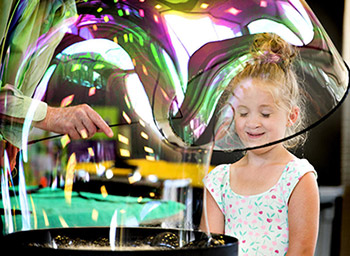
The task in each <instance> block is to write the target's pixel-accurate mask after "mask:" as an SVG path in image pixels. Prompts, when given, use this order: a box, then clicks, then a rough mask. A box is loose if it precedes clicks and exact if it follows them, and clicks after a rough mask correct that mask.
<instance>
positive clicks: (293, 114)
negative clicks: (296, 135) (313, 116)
mask: <svg viewBox="0 0 350 256" xmlns="http://www.w3.org/2000/svg"><path fill="white" fill-rule="evenodd" d="M299 113H300V108H299V107H297V106H294V107H292V109H291V111H290V112H289V115H288V122H287V126H288V127H290V126H292V125H293V124H294V123H295V122H296V121H297V120H298V117H299Z"/></svg>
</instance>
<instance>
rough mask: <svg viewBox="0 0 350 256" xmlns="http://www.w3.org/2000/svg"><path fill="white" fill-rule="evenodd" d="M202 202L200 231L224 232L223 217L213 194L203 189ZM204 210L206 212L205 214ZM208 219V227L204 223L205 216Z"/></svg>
mask: <svg viewBox="0 0 350 256" xmlns="http://www.w3.org/2000/svg"><path fill="white" fill-rule="evenodd" d="M204 193H205V195H204V198H205V199H206V200H204V202H203V212H202V218H201V223H200V226H199V228H200V229H201V230H202V231H209V232H210V233H217V234H224V233H225V217H224V215H223V213H222V212H221V210H220V208H219V206H218V205H217V203H216V202H215V199H214V198H213V196H212V195H211V194H210V193H209V191H208V190H207V189H205V192H204ZM205 212H206V213H207V214H205ZM206 216H207V219H208V227H209V230H208V228H207V225H206V220H205V217H206Z"/></svg>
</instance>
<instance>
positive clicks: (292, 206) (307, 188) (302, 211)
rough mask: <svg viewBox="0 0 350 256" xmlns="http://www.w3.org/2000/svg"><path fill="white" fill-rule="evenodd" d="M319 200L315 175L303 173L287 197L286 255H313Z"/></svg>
mask: <svg viewBox="0 0 350 256" xmlns="http://www.w3.org/2000/svg"><path fill="white" fill-rule="evenodd" d="M319 212H320V200H319V192H318V186H317V182H316V177H315V175H314V174H313V173H311V172H309V173H307V174H305V175H304V176H303V177H302V179H301V180H300V181H299V183H298V184H297V186H296V187H295V189H294V191H293V192H292V195H291V197H290V199H289V207H288V223H289V249H288V252H287V254H286V255H287V256H294V255H298V256H302V255H310V256H311V255H314V252H315V247H316V242H317V234H318V224H319Z"/></svg>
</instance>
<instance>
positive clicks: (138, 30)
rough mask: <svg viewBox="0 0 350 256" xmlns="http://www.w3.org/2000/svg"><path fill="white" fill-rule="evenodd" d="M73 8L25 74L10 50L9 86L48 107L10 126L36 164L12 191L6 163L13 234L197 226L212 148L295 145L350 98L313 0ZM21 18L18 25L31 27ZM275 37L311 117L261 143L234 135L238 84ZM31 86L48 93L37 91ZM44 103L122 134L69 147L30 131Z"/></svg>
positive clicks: (65, 140) (32, 48) (141, 2)
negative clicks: (291, 51) (289, 50)
mask: <svg viewBox="0 0 350 256" xmlns="http://www.w3.org/2000/svg"><path fill="white" fill-rule="evenodd" d="M69 2H71V5H69V6H68V7H69V8H68V7H67V9H66V10H65V12H64V13H63V14H62V13H60V14H61V16H60V17H61V20H60V21H58V22H52V23H51V24H52V27H51V28H46V27H45V24H49V23H50V22H51V21H52V19H54V18H57V13H56V16H50V15H49V16H48V19H47V20H44V21H43V24H40V25H42V27H43V30H42V33H43V34H42V35H38V39H37V40H34V42H33V43H32V44H29V45H28V48H27V49H26V51H25V54H23V56H22V58H21V59H20V61H18V62H17V64H16V63H15V62H14V61H11V58H12V55H11V54H12V53H13V51H11V44H9V47H8V48H7V49H5V51H4V56H5V57H4V62H3V66H2V68H3V83H7V82H11V81H12V82H13V85H14V86H15V87H17V88H19V89H20V90H21V91H22V92H23V93H24V94H26V95H27V96H31V97H33V98H35V99H36V100H37V101H35V102H34V103H33V104H32V105H30V106H29V107H28V113H27V115H26V118H25V121H24V123H23V124H21V123H20V124H19V123H15V122H13V123H7V122H3V123H2V126H1V127H2V130H1V133H2V134H3V135H4V137H5V138H6V139H8V140H9V141H10V142H11V140H12V139H16V138H17V139H18V138H21V139H20V141H21V142H20V145H21V147H22V149H23V150H22V151H23V153H22V154H21V158H20V160H22V158H23V160H24V161H23V162H24V163H23V164H22V161H21V164H20V165H19V167H18V173H19V175H18V176H19V177H20V179H19V181H18V187H15V186H11V185H10V186H9V185H8V184H12V183H13V182H12V178H13V177H12V176H11V172H10V171H7V169H8V168H9V167H8V166H7V167H6V163H7V161H8V159H7V158H6V157H5V169H6V168H7V169H6V171H4V172H2V200H3V209H4V211H3V212H4V217H3V219H4V222H5V228H4V232H5V233H11V232H13V231H20V230H25V229H41V228H53V227H55V228H56V227H67V226H70V227H72V226H74V227H81V226H84V227H86V226H109V225H111V226H157V225H158V226H159V225H161V226H162V227H177V228H186V229H192V228H194V229H196V228H198V224H199V216H201V212H200V211H201V210H200V209H201V205H200V200H197V199H198V198H200V197H201V195H202V178H203V177H204V174H205V173H206V172H207V171H208V169H209V163H210V161H209V160H210V156H211V152H212V150H213V149H214V150H222V151H234V150H247V149H251V148H256V147H262V146H266V145H270V144H271V143H277V142H282V141H286V140H289V139H293V138H294V137H296V136H299V135H301V134H303V133H304V132H305V131H307V130H309V129H310V128H312V127H313V126H315V125H317V124H318V123H320V122H322V121H323V120H324V119H325V118H327V117H328V116H329V115H330V114H331V113H332V112H334V111H335V109H336V108H337V107H338V106H339V104H340V103H341V102H342V101H343V100H344V97H345V95H346V94H347V91H348V84H349V71H348V68H347V66H346V65H345V63H344V61H343V60H342V59H341V57H340V55H339V54H338V52H337V51H336V49H335V47H334V45H333V44H332V42H331V40H330V39H329V37H328V36H327V34H326V32H325V31H324V29H323V28H322V26H321V24H320V23H319V21H318V20H317V18H316V17H315V16H314V14H313V13H312V11H311V10H310V9H309V7H308V6H307V5H306V3H305V2H304V1H298V0H289V1H287V0H279V1H272V0H260V1H255V0H254V1H253V0H252V1H249V0H244V1H243V0H242V1H241V0H231V1H227V0H225V1H224V0H222V1H219V0H217V1H207V2H203V1H192V0H188V1H186V0H183V1H175V0H163V1H160V0H159V1H153V0H125V1H124V0H123V1H121V0H120V1H112V0H100V1H97V0H95V1H89V0H87V1H76V2H75V1H67V3H69ZM43 8H44V7H43ZM53 9H54V8H53ZM53 9H50V10H49V9H47V11H48V12H49V11H52V10H53ZM58 10H61V9H58ZM23 11H24V9H23V8H19V9H18V11H17V16H18V17H22V18H25V17H28V16H24V14H23V13H21V12H23ZM75 11H76V14H75ZM21 15H22V16H21ZM17 16H16V17H17ZM19 20H20V19H19ZM265 33H268V35H270V36H278V38H282V40H283V41H285V42H286V43H288V44H289V45H290V46H291V47H293V48H295V49H296V52H297V54H296V55H297V57H295V58H294V59H295V61H294V63H293V67H294V69H295V73H296V75H297V77H298V86H299V87H300V88H299V92H300V95H302V96H303V102H304V104H303V113H305V118H304V122H303V125H301V126H298V127H296V128H295V129H294V130H292V132H289V133H286V134H283V135H282V136H281V137H278V138H275V139H274V140H267V141H266V140H265V141H258V143H255V144H253V145H252V144H247V143H245V142H244V141H242V139H241V138H240V137H239V135H238V134H237V131H236V130H237V129H236V115H237V104H238V103H237V102H239V97H238V96H239V93H237V92H235V91H234V90H233V88H234V87H232V83H233V82H232V81H234V79H235V78H236V77H238V75H239V74H241V72H242V70H244V69H245V68H246V67H247V65H251V64H252V63H254V61H255V60H254V54H252V50H251V49H252V45H253V44H254V42H255V41H256V39H257V37H259V36H264V35H266V34H265ZM50 49H51V54H48V52H49V51H50ZM51 56H52V57H51ZM39 59H40V60H46V62H47V63H45V62H43V63H41V62H40V63H38V60H39ZM283 61H285V60H283ZM16 65H17V66H16ZM283 65H285V63H283ZM15 67H16V68H15ZM14 70H18V71H16V72H15V74H13V72H14ZM9 74H11V75H9ZM11 77H13V79H12V80H11V79H10V78H11ZM30 83H37V84H38V86H36V87H34V89H35V90H34V89H32V90H30V89H28V88H29V86H28V85H29V84H30ZM249 88H252V87H249V86H248V89H249ZM38 100H42V101H45V102H47V103H48V105H50V106H56V107H67V106H72V105H78V104H83V103H85V104H88V105H90V106H91V107H92V108H93V109H94V110H96V111H97V112H98V113H99V114H100V115H101V116H102V118H103V119H104V120H106V121H107V122H108V123H109V125H110V126H111V127H113V131H114V134H115V137H114V138H112V139H110V138H107V137H106V136H105V135H103V134H96V135H95V136H94V137H93V138H91V139H86V140H78V141H71V140H70V138H69V137H68V136H67V135H63V134H52V133H49V132H46V131H41V130H39V129H30V125H31V122H32V120H33V116H34V115H35V113H36V110H37V108H38V106H40V105H39V103H38ZM10 103H11V102H7V103H6V104H10ZM7 107H9V109H11V107H10V106H9V105H8V106H7ZM255 136H256V135H255ZM5 155H6V154H5ZM24 173H25V175H24ZM24 176H25V178H26V183H25V182H24V180H23V178H24ZM15 183H16V182H15ZM29 185H31V186H32V187H29ZM28 189H30V192H31V195H30V197H28V196H27V192H28ZM10 191H11V193H10ZM18 198H20V200H18ZM53 200H54V201H53ZM50 202H54V203H50ZM91 202H92V203H91ZM67 209H68V210H67ZM112 224H113V225H112ZM187 242H189V241H187Z"/></svg>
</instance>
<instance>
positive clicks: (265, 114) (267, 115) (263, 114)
mask: <svg viewBox="0 0 350 256" xmlns="http://www.w3.org/2000/svg"><path fill="white" fill-rule="evenodd" d="M261 115H262V116H263V117H265V118H268V117H270V115H271V114H267V113H261Z"/></svg>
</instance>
